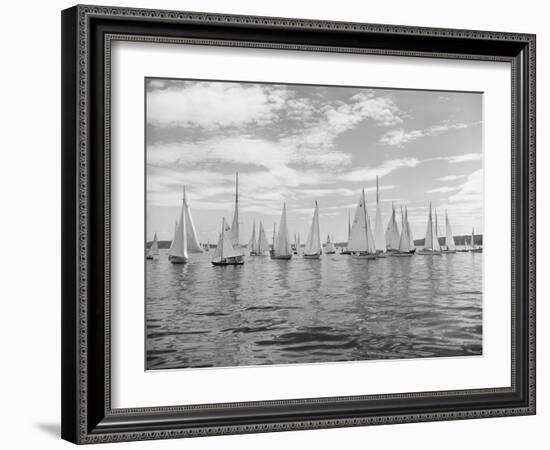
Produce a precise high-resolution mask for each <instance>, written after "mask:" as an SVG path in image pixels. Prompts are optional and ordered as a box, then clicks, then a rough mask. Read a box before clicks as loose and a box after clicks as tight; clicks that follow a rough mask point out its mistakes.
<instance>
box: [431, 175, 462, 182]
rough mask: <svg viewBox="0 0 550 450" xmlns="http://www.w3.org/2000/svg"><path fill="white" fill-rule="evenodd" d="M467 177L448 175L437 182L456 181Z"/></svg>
mask: <svg viewBox="0 0 550 450" xmlns="http://www.w3.org/2000/svg"><path fill="white" fill-rule="evenodd" d="M466 176H467V175H447V176H445V177H440V178H437V181H456V180H460V179H461V178H464V177H466Z"/></svg>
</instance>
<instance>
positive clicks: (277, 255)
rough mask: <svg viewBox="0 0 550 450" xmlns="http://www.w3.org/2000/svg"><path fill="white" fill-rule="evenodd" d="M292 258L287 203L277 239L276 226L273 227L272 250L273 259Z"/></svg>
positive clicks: (282, 214)
mask: <svg viewBox="0 0 550 450" xmlns="http://www.w3.org/2000/svg"><path fill="white" fill-rule="evenodd" d="M291 258H292V248H291V246H290V239H289V238H288V228H287V224H286V203H284V204H283V211H282V213H281V222H280V223H279V233H278V234H277V238H275V225H274V226H273V248H272V250H271V259H291Z"/></svg>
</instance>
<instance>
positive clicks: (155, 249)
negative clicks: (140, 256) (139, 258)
mask: <svg viewBox="0 0 550 450" xmlns="http://www.w3.org/2000/svg"><path fill="white" fill-rule="evenodd" d="M158 255H159V243H158V241H157V233H155V236H154V237H153V243H152V244H151V247H149V250H148V251H147V256H146V258H147V259H155V256H158Z"/></svg>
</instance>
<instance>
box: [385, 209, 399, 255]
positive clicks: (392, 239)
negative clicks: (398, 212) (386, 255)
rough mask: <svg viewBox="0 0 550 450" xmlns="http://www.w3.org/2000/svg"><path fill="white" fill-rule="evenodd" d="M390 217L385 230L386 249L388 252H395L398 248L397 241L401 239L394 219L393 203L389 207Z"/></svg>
mask: <svg viewBox="0 0 550 450" xmlns="http://www.w3.org/2000/svg"><path fill="white" fill-rule="evenodd" d="M391 211H392V212H391V217H390V221H389V222H388V226H387V228H386V247H387V248H388V249H389V250H397V249H398V248H399V239H400V238H401V236H400V233H399V227H398V226H397V220H396V218H395V207H394V206H393V203H392V205H391Z"/></svg>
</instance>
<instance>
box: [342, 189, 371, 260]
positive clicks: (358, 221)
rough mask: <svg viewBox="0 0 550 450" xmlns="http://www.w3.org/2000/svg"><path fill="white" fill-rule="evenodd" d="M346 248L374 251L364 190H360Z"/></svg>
mask: <svg viewBox="0 0 550 450" xmlns="http://www.w3.org/2000/svg"><path fill="white" fill-rule="evenodd" d="M348 250H349V251H351V252H368V253H376V247H375V244H374V236H373V234H372V228H371V226H370V218H369V216H368V213H367V206H366V203H365V190H364V189H363V190H362V192H361V197H360V199H359V204H358V205H357V210H356V211H355V218H354V219H353V223H352V225H351V233H350V239H349V241H348Z"/></svg>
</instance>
